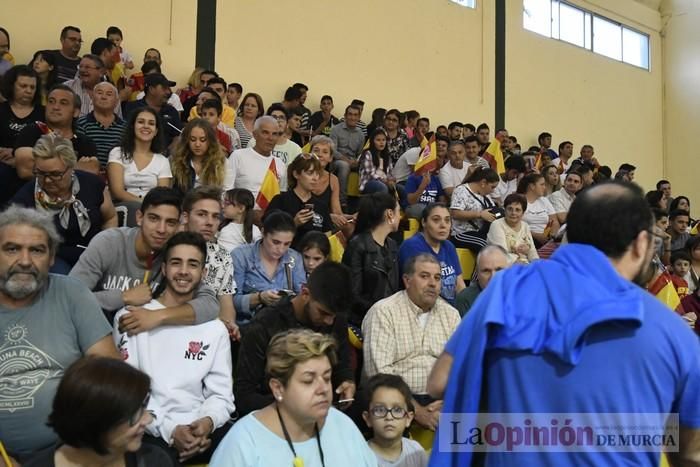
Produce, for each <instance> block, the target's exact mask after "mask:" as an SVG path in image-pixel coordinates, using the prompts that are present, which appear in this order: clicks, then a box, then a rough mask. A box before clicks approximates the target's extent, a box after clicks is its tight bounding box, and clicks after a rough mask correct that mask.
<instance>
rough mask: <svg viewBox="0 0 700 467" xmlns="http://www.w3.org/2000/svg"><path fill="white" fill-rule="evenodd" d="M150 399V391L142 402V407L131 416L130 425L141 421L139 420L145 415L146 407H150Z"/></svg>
mask: <svg viewBox="0 0 700 467" xmlns="http://www.w3.org/2000/svg"><path fill="white" fill-rule="evenodd" d="M150 400H151V393H148V394H147V395H146V398H145V399H144V400H143V402H142V403H141V407H139V409H138V410H137V411H136V413H135V414H134V415H132V416H131V417H130V418H129V426H136V425H137V424H138V423H139V421H140V420H141V417H143V414H144V413H145V412H146V407H148V402H149V401H150Z"/></svg>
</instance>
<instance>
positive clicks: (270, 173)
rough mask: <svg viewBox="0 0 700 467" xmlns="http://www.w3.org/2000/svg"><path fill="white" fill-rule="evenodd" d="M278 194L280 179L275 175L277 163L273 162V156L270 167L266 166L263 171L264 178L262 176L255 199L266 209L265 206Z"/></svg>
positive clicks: (261, 207)
mask: <svg viewBox="0 0 700 467" xmlns="http://www.w3.org/2000/svg"><path fill="white" fill-rule="evenodd" d="M279 194H280V181H279V177H278V176H277V165H276V164H275V158H274V157H273V158H272V160H271V161H270V167H268V168H267V172H266V173H265V178H263V182H262V185H260V191H259V192H258V197H257V199H256V200H255V202H256V203H258V206H260V209H262V210H263V211H264V210H265V209H267V206H268V205H269V204H270V201H272V198H274V197H275V196H276V195H279Z"/></svg>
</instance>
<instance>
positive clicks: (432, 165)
mask: <svg viewBox="0 0 700 467" xmlns="http://www.w3.org/2000/svg"><path fill="white" fill-rule="evenodd" d="M436 168H437V146H436V143H435V135H433V136H431V137H430V141H428V139H427V138H426V137H425V136H424V137H423V140H422V141H421V142H420V156H418V160H417V161H416V165H415V166H414V168H413V172H415V173H416V174H418V175H423V174H426V173H430V172H432V171H433V170H435V169H436Z"/></svg>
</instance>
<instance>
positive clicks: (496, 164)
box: [484, 139, 506, 174]
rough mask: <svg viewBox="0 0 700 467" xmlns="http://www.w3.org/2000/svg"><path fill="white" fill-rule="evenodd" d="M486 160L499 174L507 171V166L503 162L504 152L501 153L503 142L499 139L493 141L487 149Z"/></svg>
mask: <svg viewBox="0 0 700 467" xmlns="http://www.w3.org/2000/svg"><path fill="white" fill-rule="evenodd" d="M484 159H486V160H487V161H488V163H489V165H490V166H491V168H492V169H493V170H495V171H496V172H498V173H499V174H501V173H504V172H505V171H506V165H505V163H504V162H503V151H501V142H500V141H498V140H497V139H494V140H493V141H491V144H489V147H488V148H486V152H484Z"/></svg>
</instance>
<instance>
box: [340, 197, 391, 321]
mask: <svg viewBox="0 0 700 467" xmlns="http://www.w3.org/2000/svg"><path fill="white" fill-rule="evenodd" d="M399 219H400V211H399V203H398V201H396V198H395V197H393V196H391V195H389V194H387V193H372V194H371V195H366V196H363V197H362V199H361V200H360V207H359V210H358V214H357V227H356V228H355V234H354V236H353V237H352V238H351V239H350V242H348V246H347V248H345V252H344V254H343V264H345V265H347V266H348V267H350V271H351V273H352V275H351V277H352V291H353V296H354V302H353V304H352V312H351V315H350V317H349V318H348V320H349V321H350V322H351V323H352V324H354V325H357V326H360V325H362V319H363V318H364V316H365V314H367V310H369V308H370V307H371V306H372V305H373V304H374V303H375V302H377V300H381V299H382V298H385V297H388V296H389V295H391V294H393V293H395V292H396V291H398V290H399V265H398V247H397V245H396V242H395V241H394V240H393V239H392V238H390V237H389V234H391V233H392V232H396V230H397V229H398V226H399Z"/></svg>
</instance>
